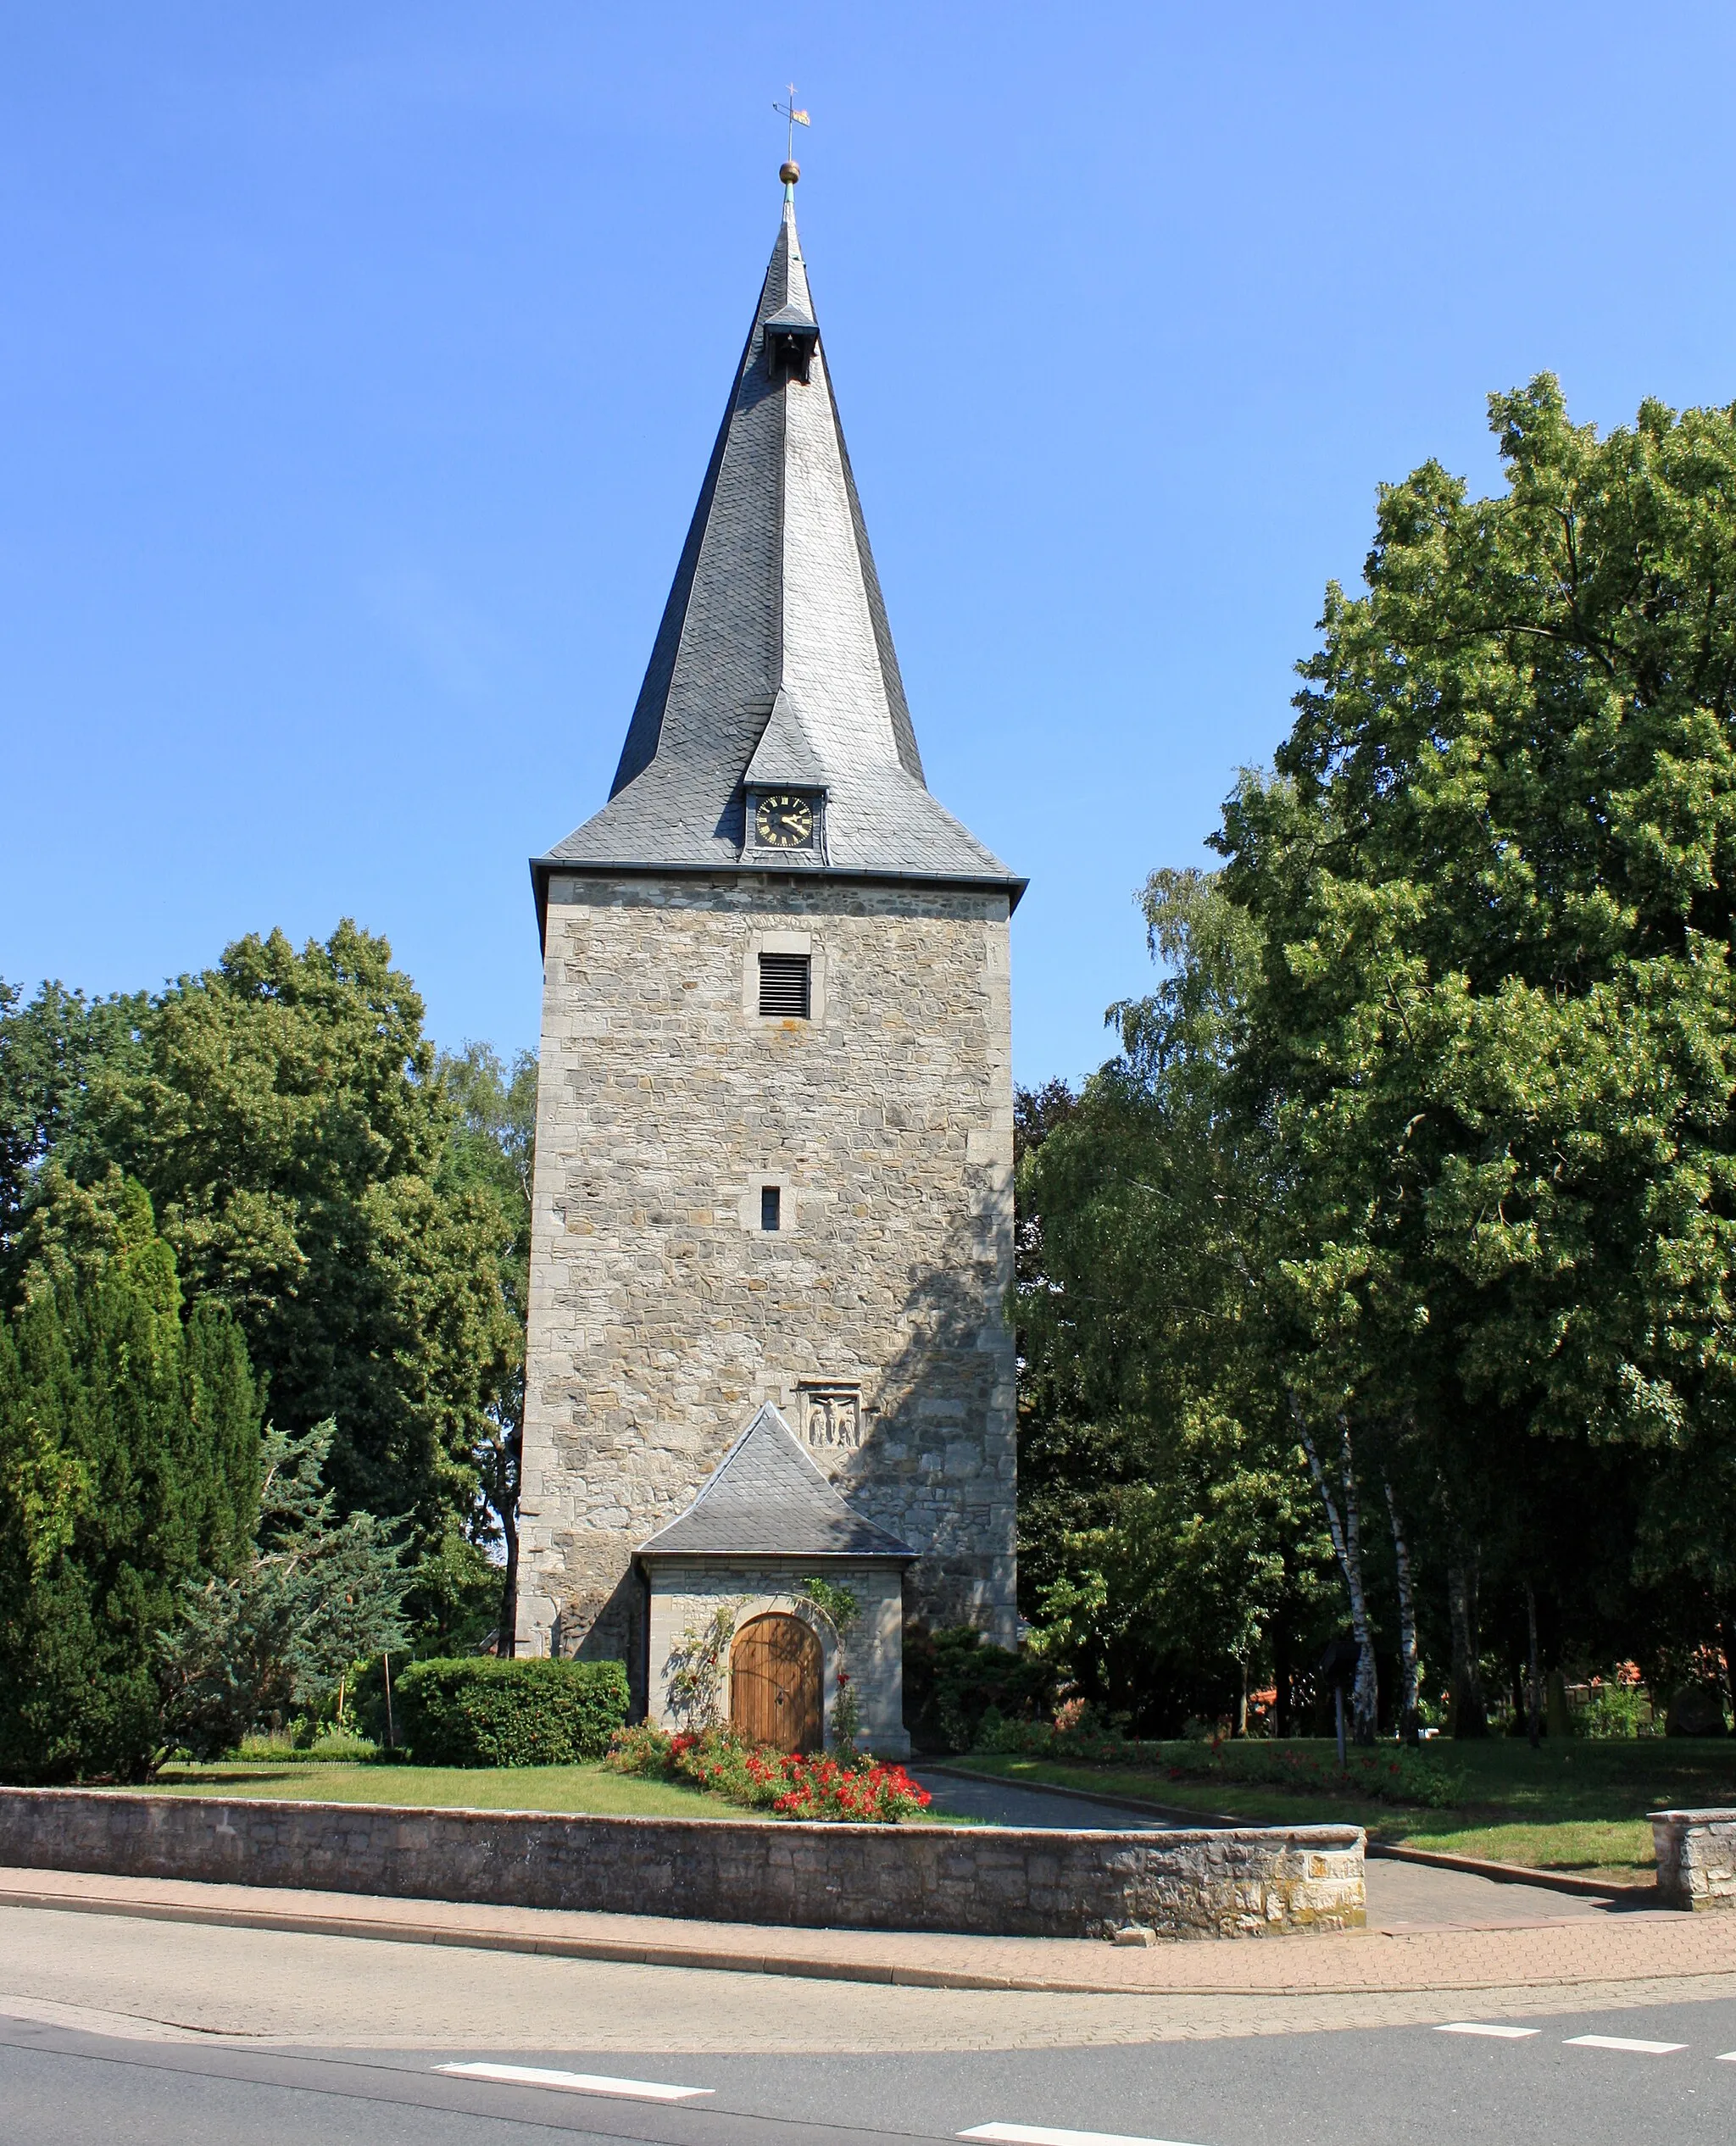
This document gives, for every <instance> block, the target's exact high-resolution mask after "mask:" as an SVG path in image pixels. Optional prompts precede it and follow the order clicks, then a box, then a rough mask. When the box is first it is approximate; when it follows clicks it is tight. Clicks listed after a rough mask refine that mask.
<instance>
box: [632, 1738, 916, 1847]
mask: <svg viewBox="0 0 1736 2146" xmlns="http://www.w3.org/2000/svg"><path fill="white" fill-rule="evenodd" d="M609 1765H612V1766H614V1767H615V1769H616V1770H617V1771H620V1772H622V1773H660V1774H663V1775H664V1776H666V1777H667V1778H670V1779H672V1780H681V1781H691V1782H694V1783H695V1785H696V1786H698V1787H701V1788H709V1790H710V1791H711V1792H712V1793H713V1794H714V1795H720V1796H727V1797H728V1798H729V1799H731V1801H732V1802H733V1803H738V1804H747V1805H748V1807H749V1808H750V1809H755V1810H774V1811H776V1813H777V1814H778V1815H779V1816H780V1817H782V1818H821V1819H833V1820H837V1819H849V1820H854V1821H856V1822H857V1823H859V1824H863V1825H871V1826H895V1825H897V1824H898V1822H899V1820H900V1819H904V1818H912V1817H914V1816H915V1814H916V1813H917V1812H918V1811H919V1810H921V1809H922V1808H923V1807H924V1805H925V1804H927V1803H928V1802H929V1801H930V1800H931V1799H930V1797H929V1793H928V1791H927V1790H926V1788H921V1787H918V1786H917V1784H916V1783H915V1782H914V1781H912V1780H911V1778H910V1775H909V1774H907V1773H906V1772H905V1771H904V1768H903V1767H902V1766H898V1765H886V1764H884V1763H883V1762H882V1761H881V1760H878V1759H871V1758H868V1757H866V1756H861V1757H855V1758H848V1759H843V1758H832V1757H831V1756H830V1755H829V1754H825V1753H821V1752H815V1754H812V1755H811V1756H804V1755H803V1754H800V1753H797V1752H783V1751H774V1750H773V1749H772V1748H771V1746H770V1745H768V1744H757V1745H750V1744H745V1743H741V1742H739V1741H738V1740H737V1738H736V1737H732V1736H731V1735H730V1734H729V1732H727V1731H726V1730H722V1729H709V1730H707V1731H706V1732H704V1734H703V1735H699V1736H668V1735H665V1733H664V1732H663V1731H662V1730H660V1729H654V1728H652V1727H650V1726H648V1725H646V1724H641V1726H638V1727H637V1728H632V1729H622V1730H620V1731H618V1732H616V1735H615V1740H614V1743H613V1744H612V1745H611V1746H610V1749H609Z"/></svg>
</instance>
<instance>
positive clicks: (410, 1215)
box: [80, 922, 520, 1548]
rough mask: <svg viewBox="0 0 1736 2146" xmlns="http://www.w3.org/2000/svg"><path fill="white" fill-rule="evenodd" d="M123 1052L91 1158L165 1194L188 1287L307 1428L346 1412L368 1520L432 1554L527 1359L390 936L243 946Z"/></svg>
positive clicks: (162, 1009)
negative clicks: (408, 1533) (496, 1410)
mask: <svg viewBox="0 0 1736 2146" xmlns="http://www.w3.org/2000/svg"><path fill="white" fill-rule="evenodd" d="M139 1029H140V1036H139V1042H138V1046H137V1048H136V1050H134V1051H131V1052H128V1053H125V1054H118V1055H116V1056H114V1057H111V1058H109V1059H106V1060H105V1061H104V1063H103V1065H102V1066H101V1068H100V1070H98V1072H97V1075H96V1076H94V1078H93V1080H92V1092H91V1095H90V1097H89V1099H88V1101H87V1102H86V1104H85V1105H84V1106H83V1109H82V1112H81V1131H80V1145H81V1147H88V1148H93V1149H95V1150H96V1151H97V1152H98V1153H100V1154H103V1155H105V1156H107V1157H109V1159H113V1160H114V1161H115V1162H117V1163H118V1164H119V1165H120V1166H121V1167H122V1168H123V1169H124V1170H126V1171H127V1172H128V1174H129V1175H131V1176H134V1177H136V1178H137V1179H138V1180H139V1181H141V1182H142V1183H143V1184H144V1185H145V1186H146V1187H147V1188H148V1190H149V1191H150V1193H151V1195H152V1198H153V1201H154V1202H155V1204H156V1209H157V1212H158V1215H159V1218H160V1223H161V1227H162V1230H163V1233H164V1237H166V1238H167V1239H168V1240H169V1242H170V1243H171V1244H172V1245H173V1246H174V1248H175V1254H176V1257H177V1259H178V1260H179V1262H180V1265H181V1272H182V1274H183V1275H184V1276H185V1277H186V1283H187V1287H189V1289H190V1290H192V1291H195V1292H197V1293H198V1294H200V1295H201V1296H202V1297H203V1296H209V1297H211V1298H214V1299H216V1300H217V1301H218V1302H219V1303H220V1304H226V1305H228V1306H230V1307H231V1309H232V1310H233V1312H234V1314H235V1315H236V1319H237V1320H239V1321H240V1322H241V1325H242V1330H243V1332H244V1333H245V1335H246V1337H247V1340H248V1348H249V1350H250V1353H251V1355H252V1359H253V1362H254V1364H255V1365H257V1367H258V1368H259V1371H260V1373H261V1374H262V1376H264V1378H265V1379H266V1381H267V1382H268V1386H269V1393H270V1410H271V1415H272V1418H273V1420H274V1421H275V1422H276V1423H277V1424H278V1425H279V1426H281V1427H282V1428H283V1429H284V1430H285V1431H286V1432H288V1433H291V1434H299V1433H300V1432H305V1431H308V1430H310V1429H311V1428H312V1427H313V1426H314V1425H315V1424H317V1423H321V1422H323V1421H325V1420H326V1419H327V1418H331V1419H332V1420H335V1422H336V1424H337V1432H336V1435H335V1437H334V1439H333V1442H332V1445H331V1454H330V1458H329V1461H328V1464H327V1465H328V1466H329V1468H330V1470H331V1487H332V1488H333V1489H334V1490H335V1491H336V1492H337V1498H338V1502H339V1506H340V1508H341V1509H343V1510H346V1511H368V1512H373V1513H387V1514H393V1515H398V1514H406V1513H407V1514H409V1515H413V1516H414V1518H415V1521H416V1523H417V1526H418V1529H419V1531H420V1536H421V1538H422V1540H423V1542H424V1543H425V1544H426V1545H427V1546H429V1547H430V1548H432V1546H435V1545H437V1544H438V1543H440V1541H441V1540H442V1537H443V1536H444V1534H445V1532H446V1529H447V1525H448V1515H451V1514H452V1513H453V1512H457V1513H459V1514H460V1515H462V1514H464V1513H465V1512H466V1511H467V1510H468V1509H469V1507H470V1504H471V1501H472V1499H473V1498H474V1496H475V1494H476V1459H475V1454H476V1448H477V1446H478V1444H479V1443H480V1442H482V1441H483V1440H484V1438H485V1426H486V1424H487V1420H488V1414H489V1409H490V1408H491V1406H492V1405H494V1404H497V1403H498V1398H499V1396H500V1394H501V1393H502V1392H503V1390H504V1388H505V1387H507V1386H508V1385H509V1382H510V1379H511V1377H512V1376H513V1370H514V1366H515V1364H516V1363H517V1362H519V1361H520V1348H519V1343H518V1339H517V1332H516V1329H515V1321H514V1317H513V1314H512V1312H511V1310H510V1309H509V1306H508V1305H507V1304H506V1303H505V1301H504V1298H503V1295H502V1289H501V1264H500V1248H499V1240H500V1236H501V1219H500V1215H499V1212H498V1206H497V1204H496V1202H495V1201H494V1200H493V1199H492V1198H491V1197H489V1196H488V1195H487V1193H485V1192H484V1191H483V1190H482V1189H481V1188H480V1187H476V1186H474V1185H471V1184H467V1183H465V1182H464V1181H462V1179H461V1177H460V1178H459V1179H457V1180H454V1178H453V1176H452V1174H451V1173H450V1171H449V1170H448V1148H449V1144H450V1142H451V1138H452V1135H453V1126H454V1121H455V1113H454V1108H453V1104H452V1102H451V1100H450V1099H449V1098H448V1094H447V1092H446V1089H445V1087H444V1086H443V1085H442V1081H441V1080H440V1079H439V1077H438V1076H437V1067H436V1062H435V1054H434V1051H433V1048H432V1046H431V1044H430V1043H429V1042H428V1041H427V1040H426V1037H424V1035H423V1033H422V1003H421V1000H420V998H419V997H418V996H417V994H416V992H415V987H414V986H413V985H412V984H411V982H410V981H409V978H408V977H407V976H404V975H403V973H402V972H401V971H399V970H396V969H394V968H393V967H392V956H391V948H389V946H388V945H387V942H386V941H385V940H384V939H381V938H378V937H373V936H371V935H370V934H369V933H367V932H365V931H361V930H359V928H358V927H357V926H354V925H353V924H350V923H348V922H346V923H343V924H341V925H340V926H338V928H337V931H335V932H334V933H333V934H332V935H331V938H330V939H328V940H327V941H325V942H324V943H323V944H320V943H318V942H309V944H307V945H306V946H304V947H303V948H301V949H300V950H299V951H298V950H297V949H296V948H294V947H292V945H291V943H290V942H289V941H288V940H287V938H286V937H284V935H283V934H282V933H281V932H279V931H274V932H273V933H271V934H270V937H265V938H259V937H247V938H243V939H239V940H237V941H236V942H235V943H234V944H233V945H232V946H231V947H229V948H227V949H226V950H225V953H224V955H223V959H222V960H221V961H220V963H219V964H218V965H217V966H216V967H215V968H214V969H209V970H205V971H204V972H203V973H202V974H200V975H198V976H183V977H182V978H181V980H180V981H178V982H177V983H175V984H174V985H172V986H171V987H170V988H169V989H168V990H167V991H165V992H163V993H162V994H161V995H160V996H159V997H158V998H155V999H153V1001H152V1002H151V1004H150V1005H149V1006H148V1008H147V1009H146V1010H145V1012H144V1014H143V1015H142V1017H141V1019H140V1023H139Z"/></svg>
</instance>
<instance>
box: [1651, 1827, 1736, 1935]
mask: <svg viewBox="0 0 1736 2146" xmlns="http://www.w3.org/2000/svg"><path fill="white" fill-rule="evenodd" d="M1651 1837H1652V1843H1653V1846H1654V1847H1655V1849H1656V1850H1657V1862H1658V1898H1659V1899H1661V1901H1662V1902H1663V1904H1664V1905H1665V1906H1666V1908H1687V1909H1689V1910H1692V1911H1693V1912H1694V1913H1696V1914H1698V1913H1700V1911H1702V1910H1705V1909H1707V1908H1736V1810H1655V1811H1653V1813H1652V1814H1651Z"/></svg>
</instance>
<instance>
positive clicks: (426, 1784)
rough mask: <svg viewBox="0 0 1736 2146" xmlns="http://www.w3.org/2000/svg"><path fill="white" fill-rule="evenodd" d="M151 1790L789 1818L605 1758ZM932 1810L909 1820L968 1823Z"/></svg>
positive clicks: (328, 1766) (169, 1777) (240, 1766)
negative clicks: (620, 1767) (619, 1768)
mask: <svg viewBox="0 0 1736 2146" xmlns="http://www.w3.org/2000/svg"><path fill="white" fill-rule="evenodd" d="M151 1793H153V1794H159V1795H170V1796H248V1797H261V1798H265V1799H281V1800H283V1801H285V1802H295V1803H316V1804H319V1803H325V1804H398V1806H400V1807H401V1808H403V1809H406V1810H452V1809H454V1808H459V1807H463V1808H467V1809H469V1810H546V1811H556V1812H572V1813H575V1814H580V1815H596V1816H602V1817H610V1818H616V1817H619V1818H736V1819H748V1820H754V1821H762V1822H764V1823H765V1824H767V1825H781V1824H783V1823H784V1822H786V1821H783V1820H782V1819H777V1818H774V1817H772V1816H771V1814H770V1813H769V1812H761V1811H754V1810H744V1809H743V1806H742V1805H741V1804H738V1803H735V1802H732V1801H731V1800H729V1799H727V1798H726V1797H723V1796H715V1795H712V1794H710V1793H708V1792H707V1791H706V1790H704V1789H702V1788H696V1787H687V1785H686V1784H685V1783H683V1782H673V1781H660V1780H652V1779H648V1778H647V1777H646V1776H643V1775H638V1774H623V1773H617V1772H616V1771H615V1770H614V1769H613V1768H612V1767H609V1766H605V1765H603V1764H602V1763H601V1762H600V1761H598V1762H597V1763H594V1764H589V1763H587V1764H584V1765H573V1766H395V1765H382V1764H381V1763H380V1762H379V1761H378V1760H375V1761H373V1762H371V1763H358V1762H357V1761H354V1760H351V1761H348V1762H342V1761H339V1762H337V1763H322V1762H321V1761H320V1760H318V1759H308V1758H303V1757H300V1756H298V1757H297V1758H295V1759H293V1760H285V1759H275V1758H273V1759H259V1758H253V1759H239V1760H224V1761H220V1762H219V1763H216V1764H214V1765H167V1766H164V1769H163V1771H162V1772H161V1773H160V1774H159V1776H157V1778H156V1780H155V1781H154V1782H152V1783H151ZM976 1822H977V1821H974V1820H969V1819H965V1820H960V1819H948V1818H945V1817H943V1816H937V1817H935V1818H932V1819H931V1818H930V1817H929V1815H928V1814H927V1813H926V1811H924V1812H919V1813H917V1814H915V1815H913V1816H912V1817H911V1818H910V1819H908V1820H907V1821H905V1823H907V1824H910V1825H918V1826H920V1825H925V1824H928V1825H960V1824H964V1825H969V1824H974V1823H976Z"/></svg>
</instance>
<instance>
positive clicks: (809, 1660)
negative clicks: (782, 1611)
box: [729, 1614, 826, 1751]
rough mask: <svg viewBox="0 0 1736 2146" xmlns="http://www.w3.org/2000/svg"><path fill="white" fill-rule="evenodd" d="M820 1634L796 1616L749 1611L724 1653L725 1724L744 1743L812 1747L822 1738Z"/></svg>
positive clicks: (818, 1745) (794, 1748) (792, 1748)
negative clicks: (726, 1660) (726, 1661)
mask: <svg viewBox="0 0 1736 2146" xmlns="http://www.w3.org/2000/svg"><path fill="white" fill-rule="evenodd" d="M822 1676H823V1671H822V1667H821V1655H820V1637H819V1634H818V1633H817V1632H815V1630H814V1627H813V1626H811V1625H807V1624H804V1623H803V1621H802V1620H801V1619H800V1618H799V1617H790V1616H784V1615H777V1614H774V1615H768V1616H764V1617H754V1618H752V1619H750V1620H749V1621H748V1623H746V1624H744V1625H743V1626H742V1628H741V1630H740V1632H737V1634H736V1643H735V1646H734V1648H732V1651H731V1654H730V1658H729V1725H730V1726H731V1727H732V1729H733V1730H734V1731H735V1732H736V1734H737V1736H738V1737H743V1738H744V1739H745V1740H746V1741H747V1742H748V1743H770V1744H774V1745H775V1746H776V1748H777V1749H778V1750H780V1751H818V1750H819V1749H820V1748H821V1747H822V1745H823V1744H824V1743H825V1742H826V1724H825V1721H824V1718H823V1715H822V1711H821V1708H822V1691H821V1679H822Z"/></svg>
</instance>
